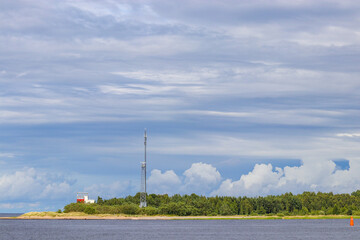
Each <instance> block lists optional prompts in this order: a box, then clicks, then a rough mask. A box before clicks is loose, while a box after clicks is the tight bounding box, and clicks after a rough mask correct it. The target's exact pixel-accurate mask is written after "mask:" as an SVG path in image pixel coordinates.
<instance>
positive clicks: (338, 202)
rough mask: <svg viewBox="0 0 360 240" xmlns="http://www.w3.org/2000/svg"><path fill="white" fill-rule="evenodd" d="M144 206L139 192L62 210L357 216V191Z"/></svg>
mask: <svg viewBox="0 0 360 240" xmlns="http://www.w3.org/2000/svg"><path fill="white" fill-rule="evenodd" d="M146 199H147V204H148V206H147V207H145V208H140V207H139V203H140V193H137V194H136V195H135V196H127V197H124V198H112V199H107V200H106V199H102V198H101V197H98V199H97V201H96V203H93V204H84V203H71V204H68V205H66V206H65V207H64V212H84V213H87V214H129V215H148V216H153V215H174V216H219V215H224V216H225V215H226V216H229V215H252V216H257V215H268V216H271V215H277V216H291V215H340V214H341V215H360V190H357V191H355V192H353V193H351V194H333V193H332V192H330V193H322V192H317V193H315V192H304V193H302V194H297V195H293V194H292V193H285V194H282V195H277V196H273V195H269V196H266V197H225V196H216V197H205V196H199V195H196V194H194V193H193V194H191V195H179V194H175V195H173V196H169V195H168V194H162V195H159V194H149V195H147V198H146Z"/></svg>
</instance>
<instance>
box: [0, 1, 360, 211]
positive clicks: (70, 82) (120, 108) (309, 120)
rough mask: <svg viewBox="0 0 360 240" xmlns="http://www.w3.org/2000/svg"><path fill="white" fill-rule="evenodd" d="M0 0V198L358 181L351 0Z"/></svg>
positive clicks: (262, 191)
mask: <svg viewBox="0 0 360 240" xmlns="http://www.w3.org/2000/svg"><path fill="white" fill-rule="evenodd" d="M0 5H1V7H0V212H27V211H48V210H52V211H54V210H55V211H56V210H57V209H61V208H63V206H64V205H66V204H68V203H71V202H74V201H76V192H79V191H86V192H89V195H90V198H92V199H97V196H101V197H103V198H112V197H125V196H127V195H130V194H131V195H133V194H135V193H136V192H138V191H140V167H141V166H140V162H141V161H143V155H144V152H143V151H144V145H143V141H144V139H143V134H144V129H145V128H147V131H148V159H147V160H148V165H147V168H148V179H147V180H148V193H158V194H164V193H167V194H169V195H172V194H176V193H180V194H191V193H196V194H199V195H200V194H201V195H206V196H216V195H221V196H266V195H269V194H283V193H286V192H292V193H295V194H296V193H301V192H303V191H314V192H317V191H323V192H330V191H332V192H334V193H351V192H352V191H355V190H357V189H360V174H359V173H360V122H359V117H360V105H359V103H360V95H359V90H360V79H359V72H360V65H359V62H360V31H359V29H360V3H359V2H358V1H355V0H354V1H350V0H342V1H331V0H329V1H322V0H319V1H310V0H294V1H285V0H274V1H265V0H254V1H245V0H237V1H235V0H228V1H222V0H209V1H205V0H182V1H167V0H136V1H130V0H128V1H127V0H124V1H122V0H102V1H83V0H79V1H70V0H69V1H66V0H65V1H55V0H50V1H49V0H36V1H30V0H19V1H18V0H14V1H7V0H0Z"/></svg>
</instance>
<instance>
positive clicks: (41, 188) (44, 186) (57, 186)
mask: <svg viewBox="0 0 360 240" xmlns="http://www.w3.org/2000/svg"><path fill="white" fill-rule="evenodd" d="M54 177H56V176H51V175H49V174H45V173H42V172H39V171H37V170H35V169H34V168H28V169H24V170H20V171H16V172H15V173H13V174H7V175H3V176H1V177H0V201H1V200H9V199H14V200H21V199H27V200H41V199H43V200H44V199H49V198H50V199H66V196H67V195H69V193H70V192H71V189H70V186H71V185H72V184H71V182H69V181H67V180H65V179H63V178H61V177H60V178H59V177H56V178H54Z"/></svg>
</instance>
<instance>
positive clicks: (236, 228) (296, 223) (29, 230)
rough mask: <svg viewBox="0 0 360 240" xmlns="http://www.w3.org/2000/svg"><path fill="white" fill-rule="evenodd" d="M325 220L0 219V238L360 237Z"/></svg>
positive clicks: (358, 230)
mask: <svg viewBox="0 0 360 240" xmlns="http://www.w3.org/2000/svg"><path fill="white" fill-rule="evenodd" d="M356 223H357V222H356V220H355V226H354V227H350V226H349V220H346V219H326V220H4V219H2V220H0V239H1V240H7V239H29V240H30V239H31V240H43V239H44V240H45V239H46V240H47V239H76V240H82V239H84V240H85V239H86V240H91V239H97V240H99V239H132V240H140V239H141V240H143V239H171V240H177V239H254V240H257V239H259V240H260V239H261V240H263V239H279V240H281V239H286V240H288V239H316V240H322V239H324V240H325V239H344V240H345V239H360V237H359V236H360V220H359V224H358V225H357V224H356Z"/></svg>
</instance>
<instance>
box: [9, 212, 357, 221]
mask: <svg viewBox="0 0 360 240" xmlns="http://www.w3.org/2000/svg"><path fill="white" fill-rule="evenodd" d="M353 217H354V218H359V219H360V216H353ZM349 218H350V216H348V215H304V216H276V215H274V216H243V215H234V216H160V215H157V216H144V215H124V214H120V215H113V214H92V215H89V214H86V213H83V212H70V213H57V212H29V213H25V214H23V215H21V216H19V217H15V218H14V219H75V220H76V219H77V220H90V219H119V220H125V219H128V220H231V219H238V220H247V219H248V220H251V219H257V220H259V219H264V220H267V219H349Z"/></svg>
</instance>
